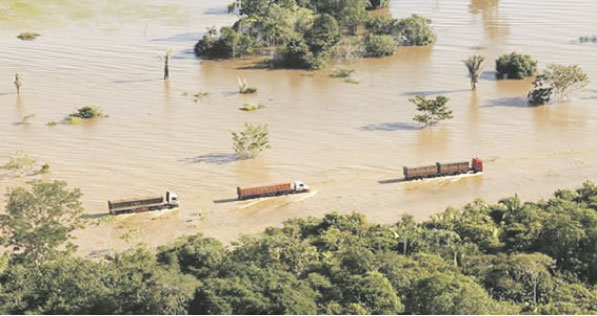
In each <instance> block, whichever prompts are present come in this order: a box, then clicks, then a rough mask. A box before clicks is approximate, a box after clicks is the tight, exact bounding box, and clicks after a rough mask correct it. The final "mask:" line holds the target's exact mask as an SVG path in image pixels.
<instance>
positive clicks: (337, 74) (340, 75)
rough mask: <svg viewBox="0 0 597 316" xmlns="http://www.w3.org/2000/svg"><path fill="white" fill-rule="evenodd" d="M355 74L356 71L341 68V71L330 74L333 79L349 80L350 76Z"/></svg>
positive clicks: (337, 70)
mask: <svg viewBox="0 0 597 316" xmlns="http://www.w3.org/2000/svg"><path fill="white" fill-rule="evenodd" d="M353 72H354V69H345V68H340V69H336V70H334V71H333V72H332V73H331V74H330V77H332V78H348V77H350V75H352V73H353Z"/></svg>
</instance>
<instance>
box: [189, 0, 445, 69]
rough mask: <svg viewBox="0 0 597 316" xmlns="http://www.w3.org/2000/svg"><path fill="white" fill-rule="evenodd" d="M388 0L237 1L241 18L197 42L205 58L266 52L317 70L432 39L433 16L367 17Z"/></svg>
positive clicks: (279, 62)
mask: <svg viewBox="0 0 597 316" xmlns="http://www.w3.org/2000/svg"><path fill="white" fill-rule="evenodd" d="M388 5H389V1H380V0H378V1H374V0H372V1H369V0H341V1H336V0H322V1H315V0H298V1H295V0H283V1H282V0H237V1H235V2H233V3H232V4H231V5H230V6H229V12H235V13H237V14H238V16H239V19H238V21H236V23H234V25H233V26H231V27H222V28H221V29H220V30H219V31H218V30H216V29H215V28H212V29H209V30H208V31H207V33H206V34H205V35H204V36H203V38H201V39H200V40H199V42H197V44H196V45H195V53H196V54H197V56H199V57H202V58H206V59H216V58H238V57H243V56H246V55H252V54H257V53H262V54H263V53H266V54H268V53H269V54H270V56H271V58H270V59H269V60H268V62H267V63H268V65H269V66H270V67H275V68H299V69H320V68H323V67H324V66H325V65H326V62H327V60H328V59H329V58H330V57H333V56H336V57H341V58H345V57H346V53H347V51H349V54H350V55H351V57H382V56H389V55H392V54H394V51H395V50H396V47H397V46H399V45H427V44H431V43H433V42H435V39H436V36H435V33H434V31H433V30H432V29H431V26H430V23H431V20H429V19H426V18H424V17H421V16H418V15H412V16H411V17H408V18H404V19H392V18H389V17H385V16H377V17H371V16H370V15H369V13H368V12H367V10H371V9H375V8H379V7H386V6H388Z"/></svg>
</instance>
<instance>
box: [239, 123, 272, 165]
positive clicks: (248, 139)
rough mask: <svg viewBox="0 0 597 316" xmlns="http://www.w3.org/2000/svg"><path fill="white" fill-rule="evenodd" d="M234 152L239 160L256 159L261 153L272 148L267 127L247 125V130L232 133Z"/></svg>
mask: <svg viewBox="0 0 597 316" xmlns="http://www.w3.org/2000/svg"><path fill="white" fill-rule="evenodd" d="M232 143H233V147H234V151H235V152H236V154H237V155H238V158H239V159H249V158H255V157H257V155H259V153H260V152H262V151H264V150H266V149H268V148H270V144H269V132H268V130H267V125H252V124H248V123H245V130H244V131H241V132H239V133H236V132H232Z"/></svg>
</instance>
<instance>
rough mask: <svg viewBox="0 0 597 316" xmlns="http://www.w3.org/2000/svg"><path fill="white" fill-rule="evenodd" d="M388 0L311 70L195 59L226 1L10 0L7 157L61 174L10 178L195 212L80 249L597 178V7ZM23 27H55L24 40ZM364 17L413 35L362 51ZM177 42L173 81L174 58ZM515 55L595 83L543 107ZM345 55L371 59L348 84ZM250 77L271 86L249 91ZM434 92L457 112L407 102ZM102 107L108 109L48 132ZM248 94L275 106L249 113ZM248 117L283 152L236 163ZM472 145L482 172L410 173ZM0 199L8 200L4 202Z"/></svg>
mask: <svg viewBox="0 0 597 316" xmlns="http://www.w3.org/2000/svg"><path fill="white" fill-rule="evenodd" d="M75 2H76V3H75ZM381 2H385V1H381ZM388 2H389V6H388V7H387V8H385V9H381V10H373V11H371V10H369V11H367V14H368V15H371V16H376V15H377V16H379V17H380V18H379V19H378V20H379V21H378V22H376V23H374V24H371V25H370V28H369V30H366V29H362V30H357V36H362V37H363V38H362V41H358V43H359V44H358V45H357V44H355V45H348V44H346V43H345V42H347V41H351V38H352V37H351V36H352V35H350V36H344V38H345V39H342V40H340V41H339V43H338V46H337V47H335V48H334V51H330V52H329V56H328V59H327V61H326V66H327V69H325V70H321V71H307V70H304V69H275V70H274V69H269V68H264V67H260V65H263V62H264V61H267V60H270V59H272V56H271V54H272V52H271V51H266V52H265V55H251V54H243V55H242V58H241V57H240V56H238V58H233V59H224V60H217V59H216V60H211V59H202V58H197V57H196V56H195V45H196V43H197V42H198V41H199V40H200V39H202V38H203V36H204V35H206V34H207V33H206V32H207V29H208V28H211V27H216V29H217V30H220V28H221V27H231V26H233V25H234V23H235V22H236V21H238V20H239V16H238V15H235V14H228V13H227V12H228V11H227V6H228V5H229V1H224V0H222V1H220V0H217V1H196V2H193V3H190V2H188V1H152V2H151V4H146V3H145V2H142V3H141V2H140V1H137V0H126V1H112V0H103V1H60V3H61V4H60V5H54V1H33V2H32V1H8V0H5V1H3V0H0V26H1V27H0V45H2V48H3V49H2V50H0V58H1V59H2V61H3V62H2V65H1V66H0V68H1V69H2V73H4V74H5V76H4V77H3V80H2V81H1V82H0V106H1V107H2V115H0V144H1V146H0V156H1V157H2V163H4V162H5V161H8V160H9V157H10V156H11V155H12V154H13V153H14V152H16V151H18V150H25V151H26V152H27V153H29V154H30V155H31V156H32V157H36V158H37V159H39V160H40V161H43V163H47V164H49V165H51V170H52V171H51V172H50V173H44V174H37V175H30V176H25V177H3V178H1V179H0V188H2V189H3V190H6V188H8V187H18V186H22V185H25V183H26V182H28V181H31V180H32V179H46V180H50V179H61V180H65V181H67V182H68V184H69V185H71V186H73V187H78V188H80V189H81V192H82V193H83V194H84V195H83V197H82V198H81V202H82V205H83V208H84V210H85V213H86V215H87V216H94V217H98V218H101V217H102V216H104V215H105V214H106V213H107V212H108V208H107V201H108V200H111V199H121V198H127V197H133V196H137V195H152V194H156V193H157V194H160V193H163V192H164V191H166V190H173V191H176V192H177V193H178V194H179V195H180V199H181V207H180V208H178V209H175V210H167V211H163V212H161V213H159V214H160V216H156V214H157V213H156V214H152V213H139V214H132V215H123V216H120V217H117V218H115V219H111V220H110V221H104V222H102V223H100V224H99V225H97V226H93V227H87V228H85V229H83V230H79V229H78V230H76V231H74V234H75V235H76V236H77V239H76V240H75V241H74V242H75V243H76V244H77V245H78V246H79V248H78V253H79V254H80V255H81V256H87V255H91V254H94V253H98V252H102V251H105V250H110V251H118V250H123V249H127V248H129V247H132V246H134V244H135V243H138V242H143V243H145V244H147V245H148V246H150V247H156V246H160V245H164V244H167V243H169V242H171V241H173V240H174V239H176V238H177V237H178V236H181V235H186V234H194V233H197V232H201V233H203V234H204V235H205V236H209V237H216V238H218V239H219V240H221V241H222V242H229V241H232V240H235V239H237V237H238V236H239V235H240V234H245V233H256V232H260V231H262V230H263V229H264V228H265V227H268V226H276V225H280V224H281V223H282V222H283V221H284V220H286V219H288V218H292V217H303V216H318V217H321V216H323V215H324V214H326V213H328V212H330V211H332V210H335V211H337V212H339V213H341V214H347V213H351V212H353V211H359V212H361V213H363V214H365V215H366V216H367V218H368V219H369V220H370V221H371V222H374V223H395V222H397V221H398V219H399V218H400V216H401V215H402V214H404V213H408V214H412V215H413V216H414V217H415V219H416V220H419V221H420V220H425V219H428V218H429V216H431V215H432V214H435V213H437V212H438V211H441V210H443V209H445V208H447V207H449V206H454V207H460V206H462V205H464V204H465V203H468V202H470V201H472V200H474V199H475V198H483V199H485V200H487V201H490V202H496V201H497V200H498V199H500V198H502V197H504V196H509V195H512V194H514V193H518V194H519V196H521V197H522V198H524V199H533V200H536V199H539V198H542V197H546V196H547V195H548V194H549V193H550V192H553V191H555V190H556V189H557V188H561V187H570V186H574V185H577V184H578V183H579V182H582V181H584V180H585V179H595V178H597V168H596V167H597V143H595V141H594V135H595V133H596V132H597V112H596V110H595V109H596V108H595V102H596V101H597V88H596V87H595V83H594V82H595V80H596V79H595V78H597V62H596V60H595V58H594V56H595V49H596V48H597V47H596V46H595V45H573V43H574V42H576V41H578V39H579V36H581V35H582V34H592V33H593V32H594V29H595V22H594V16H597V5H596V4H595V3H594V2H593V1H583V0H577V1H573V2H563V1H556V0H547V1H524V2H522V1H509V0H500V1H497V0H450V1H441V2H438V1H431V0H429V1H427V0H425V1H420V0H416V1H415V0H407V1H388ZM412 14H416V15H417V16H420V17H424V18H425V19H430V20H431V21H432V22H431V23H430V24H429V27H430V29H431V30H432V31H433V35H434V37H433V41H431V42H433V44H428V43H429V42H430V39H431V38H430V37H429V36H427V37H423V38H422V40H423V42H422V44H428V45H421V46H405V45H404V44H402V45H395V44H396V42H395V40H396V39H397V38H398V39H400V38H403V37H402V36H403V35H402V33H396V32H395V31H394V30H395V29H394V28H393V27H394V25H399V24H400V21H403V20H404V19H407V18H411V17H412ZM407 21H409V20H407ZM403 24H405V23H403ZM378 28H379V29H380V30H377V29H378ZM384 29H385V31H384ZM23 31H31V32H33V31H34V32H39V33H40V34H42V36H40V37H38V38H36V39H35V40H34V41H22V40H20V39H18V38H16V37H15V36H16V35H17V34H19V33H21V32H23ZM365 31H367V32H370V33H371V34H373V35H375V36H377V37H375V38H373V37H371V38H370V39H369V40H368V42H369V43H370V45H369V46H370V48H369V49H371V47H376V49H375V50H370V52H373V51H376V52H379V51H382V52H383V51H389V50H385V49H384V47H385V48H387V46H389V45H385V44H387V43H388V42H389V41H388V37H387V36H389V37H391V38H392V40H393V44H394V46H393V47H392V48H394V49H395V48H396V47H397V49H395V50H393V54H386V53H384V54H380V55H389V56H386V57H381V58H359V57H362V55H363V54H364V52H366V51H367V50H366V47H365V46H366V45H365V44H364V43H365V42H364V41H365V39H364V38H365V36H367V35H365V33H363V32H365ZM359 32H362V33H359ZM343 34H344V33H343ZM373 35H372V36H373ZM384 36H386V37H385V39H384V38H383V37H384ZM343 41H344V42H343ZM288 43H290V42H288ZM288 43H286V44H288ZM344 44H346V45H344ZM374 44H375V45H374ZM296 47H298V48H300V49H303V48H304V47H303V46H302V45H300V44H297V46H296ZM313 47H315V46H313ZM280 48H282V44H280ZM307 48H308V49H310V48H309V47H308V46H307ZM340 48H342V52H338V53H337V52H336V51H337V50H339V49H340ZM170 50H172V53H171V54H168V55H167V56H168V80H164V76H165V71H164V66H165V60H164V59H160V56H162V57H164V56H165V55H164V54H165V52H168V51H170ZM512 52H518V53H520V54H522V55H529V56H531V58H532V59H533V60H535V61H536V62H537V64H536V67H537V68H536V70H537V72H538V73H539V74H541V73H543V71H544V70H545V69H548V68H547V67H548V66H549V65H551V64H558V65H564V66H570V65H578V66H579V67H580V68H581V69H582V71H583V72H584V73H585V74H586V75H587V76H588V78H589V79H593V80H592V81H591V83H588V84H587V85H585V86H584V88H583V89H582V90H579V91H576V92H575V93H574V94H571V95H569V97H568V98H564V99H562V100H559V99H558V98H552V99H551V100H550V102H549V103H547V104H546V105H545V106H539V107H535V106H531V105H530V104H529V101H528V99H527V95H528V93H529V92H530V91H532V90H533V89H534V88H535V87H534V84H533V83H534V80H535V78H534V77H527V78H525V79H520V80H510V79H508V80H497V76H496V74H497V71H496V69H495V64H494V61H495V60H497V59H498V58H500V56H503V55H505V54H510V53H512ZM474 54H479V55H481V56H483V57H485V67H484V68H483V69H482V70H479V69H477V70H476V72H475V73H476V74H477V75H478V80H477V83H476V90H475V91H472V90H471V78H469V72H468V70H467V68H465V67H463V64H462V61H463V60H466V59H467V58H468V57H469V56H471V55H474ZM280 55H282V52H280ZM277 56H278V55H277ZM289 68H290V67H289ZM298 68H305V67H298ZM334 69H340V70H342V69H346V70H354V72H351V73H350V74H348V75H349V77H347V78H342V77H343V76H344V75H345V74H339V75H340V78H332V77H330V74H333V73H334ZM17 73H18V74H19V75H20V77H19V81H20V82H21V83H20V85H19V92H18V93H17V91H16V89H15V83H14V81H15V78H14V74H17ZM237 78H241V79H242V80H246V82H248V83H249V84H250V86H249V88H257V89H258V90H257V91H256V92H255V93H246V94H245V93H239V92H240V91H239V87H238V84H237V82H238V79H237ZM345 79H349V80H352V82H357V83H359V84H350V82H349V83H347V82H345V81H344V80H345ZM417 96H424V97H425V98H427V100H435V99H436V98H437V97H439V96H445V97H446V98H449V102H448V103H447V104H448V106H449V108H450V110H451V111H452V113H451V115H452V116H453V118H452V119H450V120H444V121H442V122H440V123H438V124H436V125H434V126H430V127H428V128H421V125H419V124H418V123H416V122H414V121H413V120H412V118H413V117H414V116H415V115H417V111H416V107H415V106H414V105H413V104H412V103H410V102H409V99H413V98H416V97H417ZM86 104H93V105H95V106H97V107H99V108H101V109H102V110H103V112H104V113H107V114H109V115H110V118H109V119H100V120H96V119H91V120H82V121H81V122H80V123H79V124H76V125H73V126H64V125H62V124H58V125H57V126H54V127H51V128H50V127H48V126H46V124H48V125H55V124H50V123H56V121H60V120H61V119H62V118H63V117H64V116H65V115H68V113H73V112H75V111H77V109H79V108H81V106H83V105H86ZM244 104H247V105H249V108H251V109H252V108H253V107H254V105H261V104H263V105H265V106H266V108H265V109H259V110H255V111H239V106H242V105H244ZM32 113H35V116H32V117H29V118H28V119H25V117H27V116H28V115H30V114H32ZM15 122H24V123H26V124H15ZM245 122H247V123H250V124H253V125H255V126H261V125H265V124H267V127H268V142H269V144H270V145H271V148H270V149H268V150H264V151H262V152H260V154H259V155H258V156H256V157H255V158H253V159H237V155H236V153H235V151H234V148H233V147H232V145H233V144H232V140H231V133H232V132H239V131H241V130H242V128H243V125H244V123H245ZM474 156H478V157H481V158H484V161H485V171H484V173H483V175H481V176H480V175H475V176H462V177H452V178H445V179H444V178H437V179H428V180H421V181H414V182H393V180H395V179H397V178H401V177H402V167H403V166H405V165H419V164H420V165H425V164H433V163H435V162H436V161H458V160H461V159H469V158H470V157H474ZM36 168H37V167H36ZM294 179H301V180H303V181H305V182H306V183H309V185H310V186H311V188H312V189H313V191H312V192H311V193H309V194H308V195H300V196H299V195H296V196H295V195H293V196H284V197H279V198H264V199H258V200H255V201H250V202H249V201H231V202H227V203H214V201H219V200H226V199H231V198H234V197H235V195H236V191H235V189H236V187H237V186H239V185H246V184H252V183H264V182H278V181H290V180H294ZM384 181H386V182H384ZM0 200H1V203H2V204H3V205H4V204H5V202H6V197H4V196H2V197H0ZM198 214H201V216H198ZM140 229H141V230H140ZM141 231H142V233H139V232H141ZM131 232H137V233H134V234H133V233H131ZM127 234H128V235H127ZM122 236H134V238H121V237H122Z"/></svg>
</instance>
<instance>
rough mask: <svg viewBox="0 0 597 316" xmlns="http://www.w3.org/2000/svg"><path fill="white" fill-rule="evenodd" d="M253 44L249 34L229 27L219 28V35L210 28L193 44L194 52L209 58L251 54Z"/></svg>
mask: <svg viewBox="0 0 597 316" xmlns="http://www.w3.org/2000/svg"><path fill="white" fill-rule="evenodd" d="M254 45H255V43H254V40H253V38H251V36H249V35H247V34H241V33H239V32H237V31H236V30H234V29H233V28H231V27H223V28H221V29H220V36H217V31H216V30H215V29H213V28H212V29H209V30H208V31H207V34H205V35H203V38H201V39H200V40H199V41H198V42H197V44H195V54H196V55H197V56H199V57H204V58H210V59H212V58H236V57H242V56H243V55H247V54H252V53H253V51H254Z"/></svg>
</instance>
